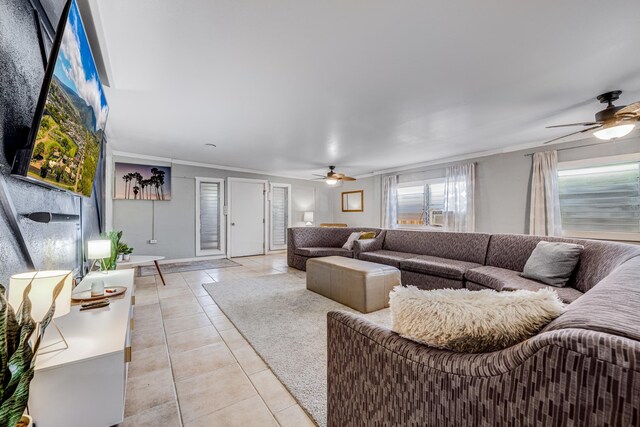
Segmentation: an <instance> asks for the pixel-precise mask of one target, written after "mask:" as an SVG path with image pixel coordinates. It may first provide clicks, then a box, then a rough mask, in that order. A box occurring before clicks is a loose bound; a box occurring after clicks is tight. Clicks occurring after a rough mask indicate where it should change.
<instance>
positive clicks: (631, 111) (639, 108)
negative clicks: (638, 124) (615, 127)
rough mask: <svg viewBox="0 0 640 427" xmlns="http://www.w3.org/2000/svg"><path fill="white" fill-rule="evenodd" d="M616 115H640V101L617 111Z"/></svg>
mask: <svg viewBox="0 0 640 427" xmlns="http://www.w3.org/2000/svg"><path fill="white" fill-rule="evenodd" d="M615 115H616V116H627V115H632V116H640V101H638V102H634V103H633V104H629V105H627V106H626V107H624V108H623V109H621V110H618V111H616V114H615Z"/></svg>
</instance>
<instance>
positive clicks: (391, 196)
mask: <svg viewBox="0 0 640 427" xmlns="http://www.w3.org/2000/svg"><path fill="white" fill-rule="evenodd" d="M397 201H398V176H397V175H391V176H385V177H383V178H382V227H383V228H396V227H397V226H398V206H397Z"/></svg>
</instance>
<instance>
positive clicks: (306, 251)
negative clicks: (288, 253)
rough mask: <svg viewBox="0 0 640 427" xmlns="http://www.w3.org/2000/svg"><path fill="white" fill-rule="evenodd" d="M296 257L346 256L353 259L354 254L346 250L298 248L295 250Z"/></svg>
mask: <svg viewBox="0 0 640 427" xmlns="http://www.w3.org/2000/svg"><path fill="white" fill-rule="evenodd" d="M295 254H296V255H302V256H308V257H320V256H334V255H335V256H346V257H349V258H351V257H353V252H352V251H348V250H346V249H344V248H298V249H296V250H295Z"/></svg>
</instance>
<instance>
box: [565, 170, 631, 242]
mask: <svg viewBox="0 0 640 427" xmlns="http://www.w3.org/2000/svg"><path fill="white" fill-rule="evenodd" d="M558 185H559V190H560V213H561V220H562V230H563V232H566V233H567V234H569V235H570V234H572V232H574V233H573V234H576V233H575V232H611V233H640V163H639V162H630V163H623V164H614V165H603V166H596V167H583V168H574V169H563V170H560V171H558ZM585 237H590V236H585ZM591 237H598V236H597V235H593V236H591Z"/></svg>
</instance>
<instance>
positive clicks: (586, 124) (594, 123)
mask: <svg viewBox="0 0 640 427" xmlns="http://www.w3.org/2000/svg"><path fill="white" fill-rule="evenodd" d="M599 124H600V122H582V123H569V124H566V125H554V126H547V129H552V128H564V127H568V126H593V125H599Z"/></svg>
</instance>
